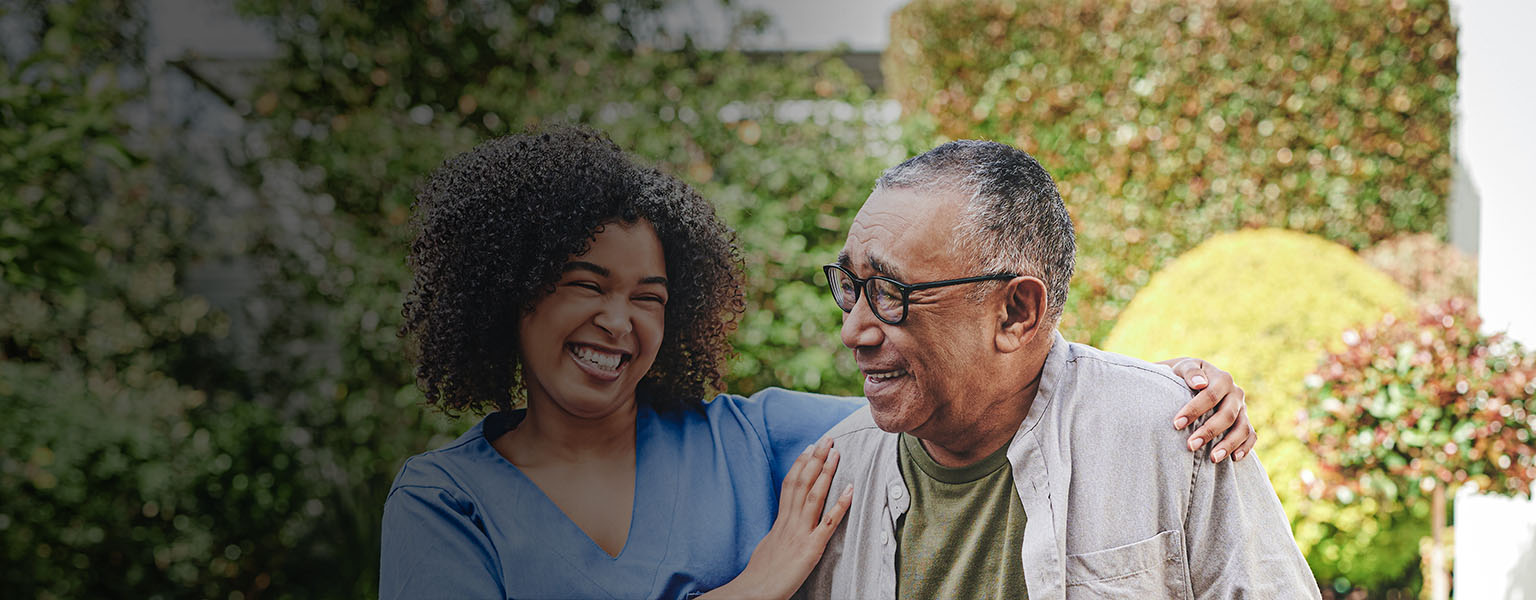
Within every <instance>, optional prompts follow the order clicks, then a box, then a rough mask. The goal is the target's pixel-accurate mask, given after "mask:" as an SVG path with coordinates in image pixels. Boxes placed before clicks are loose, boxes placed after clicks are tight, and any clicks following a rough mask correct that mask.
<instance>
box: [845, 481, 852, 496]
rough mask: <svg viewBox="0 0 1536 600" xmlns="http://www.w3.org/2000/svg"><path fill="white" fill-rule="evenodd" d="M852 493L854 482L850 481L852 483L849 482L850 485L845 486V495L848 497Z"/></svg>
mask: <svg viewBox="0 0 1536 600" xmlns="http://www.w3.org/2000/svg"><path fill="white" fill-rule="evenodd" d="M852 495H853V484H851V483H850V484H848V487H845V488H843V497H844V498H847V497H849V496H852Z"/></svg>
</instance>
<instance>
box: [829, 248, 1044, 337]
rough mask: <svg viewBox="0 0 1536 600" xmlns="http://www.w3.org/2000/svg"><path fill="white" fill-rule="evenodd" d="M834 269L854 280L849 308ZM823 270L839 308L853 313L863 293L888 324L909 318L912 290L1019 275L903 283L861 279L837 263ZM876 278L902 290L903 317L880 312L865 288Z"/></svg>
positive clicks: (872, 278)
mask: <svg viewBox="0 0 1536 600" xmlns="http://www.w3.org/2000/svg"><path fill="white" fill-rule="evenodd" d="M832 269H837V270H838V271H842V273H843V275H846V276H848V279H849V280H851V281H853V304H852V305H850V306H849V307H848V308H843V305H842V303H840V302H838V301H837V296H838V290H837V288H835V287H833V286H832ZM821 272H822V274H823V275H826V277H827V291H830V292H832V303H833V304H836V305H837V307H838V308H841V309H842V310H843V312H845V313H850V314H852V313H853V307H854V306H857V305H858V303H859V295H860V294H863V295H864V301H865V304H868V305H869V312H871V313H873V314H874V315H875V318H876V319H880V322H881V323H885V324H886V325H900V324H902V323H904V322H906V320H907V313H908V312H909V311H908V308H910V307H911V297H912V292H916V291H919V290H928V289H933V288H941V287H948V286H952V285H961V284H966V283H980V282H983V281H1006V280H1009V279H1013V278H1015V277H1018V276H1019V275H1018V274H1016V273H998V274H996V275H977V276H975V277H961V278H959V279H945V280H941V281H928V282H924V283H902V282H900V281H896V280H895V279H891V278H890V277H886V276H884V275H875V276H873V277H867V278H864V279H859V278H858V277H857V276H855V275H854V274H853V273H852V272H851V271H849V270H848V269H847V268H846V267H843V266H842V265H840V264H837V263H832V264H828V265H823V266H822V267H821ZM876 279H878V280H880V281H884V282H887V283H890V284H891V285H894V286H896V289H898V290H901V318H898V319H896V320H894V321H892V320H889V319H886V318H885V316H884V315H881V314H880V309H879V307H876V306H875V300H874V296H871V295H870V294H869V290H867V289H865V288H867V287H869V282H871V281H874V280H876Z"/></svg>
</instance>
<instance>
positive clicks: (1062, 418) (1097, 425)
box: [1048, 344, 1194, 449]
mask: <svg viewBox="0 0 1536 600" xmlns="http://www.w3.org/2000/svg"><path fill="white" fill-rule="evenodd" d="M1069 350H1070V351H1069V352H1068V353H1067V359H1066V361H1065V365H1064V367H1063V371H1064V372H1063V373H1061V374H1058V375H1057V376H1056V377H1055V379H1056V381H1055V382H1054V385H1055V386H1057V389H1055V390H1053V391H1052V392H1051V394H1052V396H1053V400H1052V407H1051V409H1052V410H1051V412H1052V413H1054V415H1055V417H1054V418H1050V417H1048V418H1049V419H1050V420H1051V421H1054V422H1056V423H1057V424H1058V427H1059V430H1060V431H1061V432H1062V433H1063V434H1066V435H1077V434H1084V435H1090V434H1091V435H1096V436H1108V437H1110V438H1114V439H1126V440H1128V439H1141V440H1148V441H1153V440H1156V443H1157V444H1158V445H1160V446H1161V445H1166V446H1167V447H1168V448H1170V449H1177V448H1178V447H1181V446H1182V445H1183V443H1184V442H1183V437H1182V436H1181V435H1180V434H1179V432H1178V430H1175V429H1174V428H1173V427H1171V425H1172V423H1173V417H1174V415H1175V414H1176V413H1177V412H1178V410H1179V408H1180V407H1182V406H1184V404H1185V403H1187V402H1189V400H1190V398H1191V396H1192V395H1193V394H1194V391H1193V390H1190V389H1189V386H1187V385H1185V384H1184V381H1183V380H1182V379H1180V378H1179V377H1178V376H1176V375H1174V374H1173V370H1172V369H1169V368H1168V367H1167V366H1164V365H1159V364H1154V363H1149V362H1147V361H1144V360H1140V359H1137V358H1133V357H1129V356H1125V355H1122V354H1115V353H1113V352H1106V351H1104V350H1100V349H1098V348H1094V347H1092V346H1087V345H1083V344H1072V345H1071V347H1070V349H1069ZM1069 431H1070V432H1075V433H1072V434H1069V433H1068V432H1069Z"/></svg>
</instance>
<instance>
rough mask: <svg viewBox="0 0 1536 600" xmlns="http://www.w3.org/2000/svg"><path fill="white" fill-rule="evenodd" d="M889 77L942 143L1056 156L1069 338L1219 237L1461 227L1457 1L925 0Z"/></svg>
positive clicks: (1052, 159)
mask: <svg viewBox="0 0 1536 600" xmlns="http://www.w3.org/2000/svg"><path fill="white" fill-rule="evenodd" d="M884 70H885V73H886V77H887V79H886V88H887V89H888V90H890V94H891V96H892V97H893V98H896V99H898V100H900V101H901V104H902V107H903V109H904V112H905V113H907V114H918V115H926V116H928V117H930V118H931V122H932V126H933V127H935V128H936V129H937V132H938V133H939V134H940V135H944V136H948V137H956V136H980V137H986V138H992V139H997V140H1002V141H1008V142H1012V143H1014V144H1016V145H1018V146H1019V147H1021V148H1023V149H1025V150H1026V151H1028V152H1030V153H1031V154H1034V155H1035V156H1036V157H1037V158H1039V159H1040V161H1041V163H1042V164H1045V165H1049V166H1050V168H1051V172H1052V174H1053V175H1055V177H1056V180H1057V182H1058V184H1059V185H1060V186H1061V192H1062V197H1063V198H1064V199H1065V200H1066V201H1067V205H1068V206H1070V207H1072V209H1073V217H1074V218H1075V219H1076V221H1077V229H1078V273H1079V275H1078V276H1077V277H1076V278H1075V279H1074V281H1073V286H1072V298H1073V299H1072V300H1071V307H1070V308H1071V310H1069V313H1068V317H1067V319H1066V320H1065V321H1064V322H1063V329H1064V331H1066V332H1067V334H1068V337H1069V338H1075V339H1081V340H1083V341H1087V342H1100V341H1102V340H1103V339H1104V336H1105V335H1107V334H1108V333H1109V330H1110V328H1111V327H1112V326H1113V324H1114V322H1115V318H1116V316H1117V315H1118V314H1119V312H1120V310H1121V309H1122V308H1124V306H1125V304H1126V303H1127V302H1128V301H1130V299H1131V297H1132V296H1133V295H1134V294H1135V293H1136V290H1137V289H1138V288H1140V287H1141V286H1142V285H1144V284H1145V283H1146V282H1147V280H1148V278H1149V277H1151V275H1152V274H1153V273H1155V272H1156V271H1157V270H1158V269H1159V268H1161V267H1162V266H1163V265H1164V264H1166V263H1167V262H1168V261H1169V260H1171V259H1172V258H1173V257H1175V256H1178V255H1179V254H1181V253H1183V252H1184V251H1186V250H1188V249H1190V248H1191V247H1193V246H1194V245H1195V244H1197V243H1199V242H1200V241H1201V240H1204V239H1206V238H1208V237H1210V236H1211V235H1212V234H1215V233H1218V232H1221V231H1228V230H1232V229H1238V228H1245V227H1283V228H1287V229H1293V230H1297V231H1304V232H1307V233H1313V234H1317V235H1321V236H1323V237H1325V238H1328V239H1331V240H1335V241H1339V242H1342V243H1344V244H1345V245H1347V246H1349V247H1351V248H1354V249H1357V250H1358V249H1360V248H1364V247H1366V246H1369V245H1371V244H1373V243H1375V242H1377V241H1380V240H1382V239H1385V238H1388V237H1391V236H1393V235H1394V234H1398V233H1401V232H1427V233H1432V234H1434V235H1436V236H1438V237H1441V238H1443V237H1444V236H1445V233H1446V226H1445V198H1446V194H1447V191H1448V188H1449V184H1450V169H1451V164H1452V157H1451V152H1450V135H1451V113H1452V98H1453V96H1454V94H1455V91H1456V31H1455V28H1454V26H1453V25H1452V23H1451V17H1450V11H1449V7H1448V6H1447V2H1446V1H1445V0H1396V1H1382V0H1303V1H1298V2H1265V1H1252V0H1236V1H1202V2H1155V1H1146V0H1135V1H1130V2H1097V1H1091V0H1068V1H1064V2H1021V1H1019V0H981V1H979V2H960V1H959V0H914V1H913V2H911V3H909V4H907V5H906V6H905V7H903V8H902V9H901V10H900V11H898V12H897V13H896V15H895V17H894V18H893V19H892V24H891V42H890V46H889V47H888V49H887V50H886V53H885V58H884Z"/></svg>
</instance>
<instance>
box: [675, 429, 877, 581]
mask: <svg viewBox="0 0 1536 600" xmlns="http://www.w3.org/2000/svg"><path fill="white" fill-rule="evenodd" d="M837 460H838V455H837V450H835V449H833V448H832V440H831V439H824V440H822V441H820V442H818V443H817V444H816V446H815V447H814V449H811V450H808V451H806V452H803V453H801V454H800V458H797V459H795V464H794V465H793V466H791V467H790V469H789V474H788V475H786V476H784V487H783V490H782V491H781V492H780V493H779V516H778V518H777V519H775V520H774V522H773V528H772V529H770V530H769V531H768V535H767V536H766V537H764V538H763V541H761V542H759V543H758V544H757V549H756V550H753V551H752V558H751V559H750V560H748V561H747V568H746V570H744V571H742V572H741V575H738V576H737V577H736V578H735V579H733V580H731V582H730V583H728V584H726V585H724V586H722V587H720V588H718V589H716V590H714V591H712V592H710V593H708V594H705V595H704V596H703V597H705V598H716V597H719V598H788V597H789V596H790V595H791V594H794V593H795V590H797V589H800V584H802V583H805V578H806V577H807V576H809V575H810V574H811V569H813V568H815V567H816V563H817V561H820V560H821V554H822V553H823V552H825V551H826V549H827V540H829V539H831V538H832V532H833V531H836V530H837V525H838V523H841V522H842V521H843V515H845V514H847V513H848V507H849V506H850V505H851V504H853V486H852V485H849V486H848V487H847V488H844V489H843V491H842V493H841V494H839V495H838V497H837V503H836V504H834V505H833V506H832V510H831V511H828V512H827V513H826V515H825V516H823V515H822V509H823V508H824V507H825V505H826V500H827V491H828V490H829V488H831V487H832V475H833V474H834V473H836V472H837Z"/></svg>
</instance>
